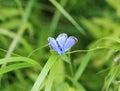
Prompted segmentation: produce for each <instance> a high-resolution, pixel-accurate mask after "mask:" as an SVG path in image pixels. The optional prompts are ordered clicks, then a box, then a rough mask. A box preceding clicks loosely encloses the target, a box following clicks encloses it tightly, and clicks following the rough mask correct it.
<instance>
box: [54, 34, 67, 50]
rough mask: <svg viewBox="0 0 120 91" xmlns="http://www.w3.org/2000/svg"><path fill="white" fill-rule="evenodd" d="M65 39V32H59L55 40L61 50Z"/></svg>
mask: <svg viewBox="0 0 120 91" xmlns="http://www.w3.org/2000/svg"><path fill="white" fill-rule="evenodd" d="M66 40H67V34H65V33H62V34H60V35H59V36H58V37H57V38H56V41H57V43H58V45H59V47H60V49H61V51H62V50H63V47H64V44H65V42H66Z"/></svg>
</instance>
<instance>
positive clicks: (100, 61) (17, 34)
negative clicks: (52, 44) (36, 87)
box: [0, 0, 120, 91]
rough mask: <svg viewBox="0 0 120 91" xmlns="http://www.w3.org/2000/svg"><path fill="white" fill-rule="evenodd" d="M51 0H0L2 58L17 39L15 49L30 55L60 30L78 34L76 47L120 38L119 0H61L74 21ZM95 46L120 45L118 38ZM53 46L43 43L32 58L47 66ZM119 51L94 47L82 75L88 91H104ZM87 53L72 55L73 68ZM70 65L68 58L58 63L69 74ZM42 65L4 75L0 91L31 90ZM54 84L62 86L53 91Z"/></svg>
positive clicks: (114, 47)
mask: <svg viewBox="0 0 120 91" xmlns="http://www.w3.org/2000/svg"><path fill="white" fill-rule="evenodd" d="M51 1H54V0H51ZM51 1H49V0H0V49H1V51H0V57H1V58H4V57H7V54H8V51H9V48H10V46H11V45H12V42H13V41H15V39H17V40H16V41H17V42H15V44H14V47H13V50H12V52H13V53H15V54H18V55H21V56H25V57H27V56H28V55H29V53H30V52H32V51H33V50H34V49H37V48H39V47H42V46H44V45H46V44H48V41H47V38H48V37H49V36H52V37H56V36H57V35H59V34H60V33H67V34H68V35H69V36H70V35H73V36H75V37H77V38H78V43H77V44H76V45H75V46H74V47H73V48H72V50H86V49H90V48H91V46H92V45H93V43H95V42H96V41H97V40H99V39H101V38H103V37H110V38H111V39H114V38H120V0H57V2H58V4H60V5H61V6H62V8H64V10H65V11H66V12H67V14H69V15H70V16H71V18H72V19H73V20H75V21H76V24H74V23H73V22H72V21H71V20H70V19H69V17H67V16H66V13H65V14H64V13H63V12H61V13H60V12H59V9H60V8H58V9H57V8H56V6H55V5H54V4H53V3H52V2H51ZM77 24H78V25H77ZM76 25H77V26H79V28H77V27H76ZM81 31H84V32H85V34H86V35H83V34H82V33H81ZM97 47H109V48H111V49H115V50H119V49H120V48H119V43H116V42H113V41H111V40H104V41H102V42H100V43H99V44H98V45H97ZM2 49H4V50H6V52H5V51H3V50H2ZM49 50H50V49H49V47H48V46H47V47H44V48H41V49H40V50H38V51H36V52H35V53H33V54H32V56H31V58H32V59H34V60H36V61H38V62H39V63H40V64H41V66H42V67H43V66H44V64H45V63H46V61H47V59H48V58H49V56H50V55H51V53H50V51H49ZM118 53H119V51H117V53H115V52H114V51H113V50H107V49H100V50H96V51H94V54H93V55H92V56H91V57H90V62H89V63H88V64H87V67H86V69H85V70H84V72H83V74H82V76H81V77H80V78H79V79H78V82H79V83H80V84H82V86H83V87H84V88H85V89H86V91H101V89H102V88H103V86H104V80H105V77H106V76H107V74H108V72H109V68H110V66H111V65H112V63H113V59H114V58H115V57H116V55H117V54H118ZM86 54H87V53H86V52H79V53H74V54H71V59H72V64H73V68H74V73H75V72H76V71H77V69H78V67H79V65H80V64H81V62H82V58H83V57H85V56H86ZM8 56H14V55H12V54H11V55H8ZM67 65H68V64H66V63H64V65H63V67H62V66H61V67H59V68H60V69H61V68H62V70H63V71H64V73H63V74H67V75H70V72H69V67H68V66H67ZM60 69H58V70H60ZM40 70H41V69H37V68H35V67H31V68H26V69H20V70H15V71H12V72H9V73H7V74H4V75H3V77H2V81H1V85H0V91H30V88H31V87H32V85H33V83H34V82H35V80H36V77H37V76H38V74H39V73H40ZM63 82H66V84H67V85H69V87H70V89H69V90H66V91H77V90H76V89H75V88H74V86H73V85H72V83H71V82H70V81H69V80H68V79H66V80H64V81H63ZM54 84H55V85H54V86H53V87H54V88H57V82H56V83H54ZM59 84H60V83H59ZM66 84H65V85H66ZM54 88H53V91H63V90H54ZM113 88H114V85H113V86H112V87H111V89H112V90H110V91H117V90H113ZM41 91H44V90H41Z"/></svg>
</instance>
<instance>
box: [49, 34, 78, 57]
mask: <svg viewBox="0 0 120 91" xmlns="http://www.w3.org/2000/svg"><path fill="white" fill-rule="evenodd" d="M48 41H49V46H50V48H51V49H52V50H54V51H55V52H57V53H58V54H60V55H62V54H64V53H65V52H66V51H68V50H69V49H70V48H71V47H73V45H75V44H76V43H77V41H78V40H77V38H75V37H74V36H70V37H68V36H67V34H66V33H62V34H60V35H58V37H57V38H56V39H54V38H53V37H49V38H48Z"/></svg>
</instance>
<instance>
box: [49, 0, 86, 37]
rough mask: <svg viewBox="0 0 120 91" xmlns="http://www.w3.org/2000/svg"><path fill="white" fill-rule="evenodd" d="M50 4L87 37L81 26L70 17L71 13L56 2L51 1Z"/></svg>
mask: <svg viewBox="0 0 120 91" xmlns="http://www.w3.org/2000/svg"><path fill="white" fill-rule="evenodd" d="M50 2H51V3H52V4H53V5H54V6H55V7H56V8H57V9H58V10H59V11H60V12H61V13H62V14H63V15H64V16H65V17H66V18H67V19H68V20H69V21H70V22H71V23H72V24H73V25H74V26H75V27H76V29H77V30H78V31H79V32H80V33H81V34H83V35H86V33H85V31H84V30H83V29H82V27H80V25H79V24H78V23H77V22H76V21H75V20H74V19H73V18H72V17H71V16H70V14H69V13H67V12H66V10H65V9H64V8H63V7H62V6H61V5H60V4H59V3H58V2H56V0H50Z"/></svg>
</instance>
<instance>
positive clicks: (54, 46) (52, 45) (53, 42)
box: [48, 37, 61, 54]
mask: <svg viewBox="0 0 120 91" xmlns="http://www.w3.org/2000/svg"><path fill="white" fill-rule="evenodd" d="M48 41H49V43H50V48H51V49H53V50H54V51H56V52H57V53H59V54H61V50H60V49H59V47H58V44H57V42H56V40H55V39H54V38H52V37H49V38H48Z"/></svg>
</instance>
